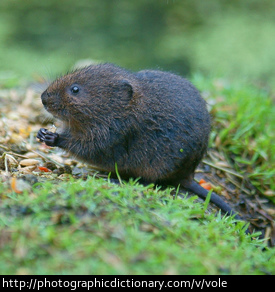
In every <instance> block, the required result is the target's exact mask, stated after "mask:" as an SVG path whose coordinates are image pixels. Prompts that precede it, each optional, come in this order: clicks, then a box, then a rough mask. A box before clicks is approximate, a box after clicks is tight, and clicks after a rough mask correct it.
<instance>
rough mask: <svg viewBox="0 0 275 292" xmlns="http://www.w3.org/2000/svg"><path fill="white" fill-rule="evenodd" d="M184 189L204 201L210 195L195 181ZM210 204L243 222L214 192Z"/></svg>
mask: <svg viewBox="0 0 275 292" xmlns="http://www.w3.org/2000/svg"><path fill="white" fill-rule="evenodd" d="M184 188H185V189H186V190H189V191H191V192H193V193H195V194H197V195H198V196H199V197H201V198H203V199H206V197H207V195H208V191H207V190H206V189H204V188H203V187H202V186H200V185H199V184H198V183H196V182H195V181H192V183H190V184H189V185H188V186H185V187H184ZM210 202H212V203H214V204H215V205H216V206H217V207H219V208H220V209H221V210H222V211H223V212H225V213H227V214H228V215H235V218H236V219H237V220H242V218H241V217H240V216H239V215H237V214H236V212H234V211H233V210H232V208H231V207H230V206H229V205H228V204H226V203H225V202H224V201H223V199H222V198H221V197H220V196H218V195H217V194H215V193H214V192H212V194H211V198H210Z"/></svg>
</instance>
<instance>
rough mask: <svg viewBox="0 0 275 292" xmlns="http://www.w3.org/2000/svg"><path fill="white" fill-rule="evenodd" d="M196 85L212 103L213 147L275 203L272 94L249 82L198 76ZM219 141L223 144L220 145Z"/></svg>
mask: <svg viewBox="0 0 275 292" xmlns="http://www.w3.org/2000/svg"><path fill="white" fill-rule="evenodd" d="M193 82H194V83H195V85H196V86H198V88H199V89H200V90H201V91H202V92H204V94H205V95H206V96H207V97H206V99H207V101H208V102H209V103H210V104H211V103H213V101H214V103H213V104H212V109H211V114H212V116H213V129H212V133H211V140H210V147H214V148H216V149H217V150H218V151H219V152H222V153H224V154H225V155H226V157H227V161H228V163H229V164H231V165H232V166H233V167H234V168H235V170H236V171H238V172H239V173H240V174H242V175H243V176H244V177H245V178H248V179H249V180H250V181H251V183H252V184H253V185H254V186H255V187H256V188H257V189H258V190H259V191H260V192H261V193H262V194H265V192H266V191H268V190H272V191H273V196H272V197H270V198H271V200H273V202H275V197H274V196H275V180H274V177H275V106H274V101H273V100H272V99H271V98H270V95H272V93H270V92H268V91H267V90H263V89H259V88H257V87H255V86H252V85H249V84H248V83H247V82H239V83H236V82H235V83H230V82H229V81H228V80H225V79H211V78H210V79H207V78H205V77H203V76H201V75H195V76H194V77H193ZM217 140H218V141H219V142H217Z"/></svg>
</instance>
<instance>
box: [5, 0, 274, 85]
mask: <svg viewBox="0 0 275 292" xmlns="http://www.w3.org/2000/svg"><path fill="white" fill-rule="evenodd" d="M80 59H92V60H96V61H104V62H106V61H108V62H114V63H116V64H118V65H120V66H123V67H127V68H129V69H133V70H139V69H143V68H154V69H163V70H170V71H174V72H176V73H179V74H181V75H184V76H186V75H187V76H188V75H190V74H192V73H197V72H201V73H203V74H204V75H211V76H223V77H226V78H232V79H243V78H246V79H249V80H251V81H253V82H255V81H256V82H258V83H259V84H261V85H264V86H267V87H268V88H274V87H275V85H274V84H275V82H274V81H275V66H274V64H275V1H274V0H230V1H229V0H228V1H226V0H224V1H221V0H207V1H205V0H138V1H129V0H116V1H115V0H78V1H75V0H59V1H56V0H47V1H41V0H39V1H37V0H25V1H22V0H0V72H1V73H0V82H1V80H2V81H3V80H5V79H7V78H8V79H9V80H10V79H12V78H15V79H16V78H25V79H26V80H31V79H32V78H33V77H34V76H43V77H44V78H46V79H51V78H54V77H55V76H56V75H57V74H61V73H62V72H64V71H66V70H70V68H71V67H72V66H73V65H74V64H75V62H77V61H78V60H80Z"/></svg>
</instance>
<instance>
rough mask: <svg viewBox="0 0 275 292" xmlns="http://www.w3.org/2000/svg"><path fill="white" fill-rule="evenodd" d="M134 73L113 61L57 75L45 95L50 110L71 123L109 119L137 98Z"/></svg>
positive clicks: (80, 123)
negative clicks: (134, 89)
mask: <svg viewBox="0 0 275 292" xmlns="http://www.w3.org/2000/svg"><path fill="white" fill-rule="evenodd" d="M131 76H132V74H131V73H130V72H128V71H126V70H124V69H121V68H119V67H117V66H114V65H112V64H101V65H92V66H88V67H85V68H83V69H79V70H76V71H74V72H71V73H69V74H67V75H64V76H62V77H60V78H58V79H56V80H55V81H54V82H53V83H52V84H51V85H50V86H49V87H48V88H47V89H46V90H45V91H44V92H43V93H42V95H41V99H42V103H43V105H44V107H45V109H46V110H47V111H49V112H50V113H51V114H53V116H55V117H57V118H58V119H60V120H62V121H64V122H66V123H67V124H70V125H71V124H75V125H76V124H77V125H78V127H80V126H81V125H82V126H85V125H86V124H87V123H90V124H93V123H96V122H103V123H104V122H105V123H106V122H108V121H110V119H112V118H113V117H114V116H115V115H119V113H120V112H123V111H124V112H125V110H126V108H127V107H129V104H130V103H131V100H132V98H133V86H132V85H133V82H132V77H131Z"/></svg>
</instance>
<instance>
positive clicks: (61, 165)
mask: <svg viewBox="0 0 275 292" xmlns="http://www.w3.org/2000/svg"><path fill="white" fill-rule="evenodd" d="M31 151H32V152H33V153H35V154H37V155H39V156H41V157H42V158H44V159H46V160H49V161H51V162H53V163H55V164H56V165H58V166H59V167H63V166H64V164H63V163H60V162H58V161H55V160H54V159H52V158H51V157H48V156H47V155H45V154H43V153H42V152H40V151H38V150H36V151H35V150H31Z"/></svg>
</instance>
